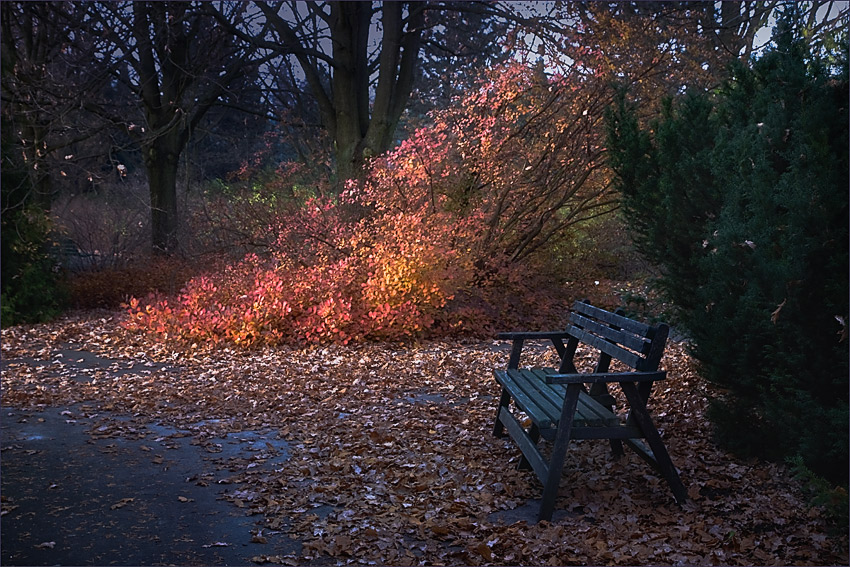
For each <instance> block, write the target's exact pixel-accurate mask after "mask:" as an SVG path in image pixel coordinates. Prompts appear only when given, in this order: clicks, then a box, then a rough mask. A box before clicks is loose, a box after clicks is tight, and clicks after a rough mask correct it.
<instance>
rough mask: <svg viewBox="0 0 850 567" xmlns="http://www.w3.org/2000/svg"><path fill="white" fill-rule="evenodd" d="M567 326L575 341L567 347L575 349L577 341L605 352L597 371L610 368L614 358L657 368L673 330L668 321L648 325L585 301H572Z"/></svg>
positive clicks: (645, 368)
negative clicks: (667, 323) (571, 309)
mask: <svg viewBox="0 0 850 567" xmlns="http://www.w3.org/2000/svg"><path fill="white" fill-rule="evenodd" d="M566 330H567V332H568V333H569V334H570V335H571V336H572V337H573V338H574V339H573V340H571V341H569V342H570V343H572V344H568V349H570V350H573V349H575V347H576V343H577V342H581V343H584V344H586V345H590V346H592V347H594V348H596V349H599V351H600V352H601V353H602V358H601V359H600V361H599V365H598V367H597V370H596V371H597V372H607V370H608V368H607V367H608V363H609V362H610V360H611V359H616V360H619V361H621V362H623V363H625V364H626V365H628V366H629V367H631V368H634V369H635V370H638V371H641V372H654V371H655V370H658V365H659V364H660V363H661V357H662V355H663V354H664V347H665V346H666V344H667V336H668V334H669V333H670V327H669V326H668V325H666V324H665V323H659V324H658V325H655V326H650V325H646V324H644V323H641V322H639V321H635V320H633V319H629V318H628V317H624V316H623V315H621V314H620V313H612V312H610V311H605V310H604V309H600V308H598V307H594V306H593V305H591V304H589V303H587V302H583V301H576V302H575V304H574V305H573V311H572V313H570V323H569V325H568V326H567V329H566ZM574 352H575V351H574V350H573V353H574ZM573 353H570V355H572V354H573ZM570 358H571V356H570ZM600 367H604V368H600ZM563 370H564V369H562V371H563Z"/></svg>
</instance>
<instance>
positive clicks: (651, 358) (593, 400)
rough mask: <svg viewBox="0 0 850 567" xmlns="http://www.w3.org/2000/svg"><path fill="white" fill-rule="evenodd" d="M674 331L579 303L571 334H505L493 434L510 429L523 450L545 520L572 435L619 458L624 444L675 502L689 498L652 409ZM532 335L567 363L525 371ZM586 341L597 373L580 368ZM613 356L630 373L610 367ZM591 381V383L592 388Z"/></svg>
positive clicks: (524, 464) (568, 331)
mask: <svg viewBox="0 0 850 567" xmlns="http://www.w3.org/2000/svg"><path fill="white" fill-rule="evenodd" d="M668 333H669V327H668V326H667V325H665V324H663V323H662V324H659V325H655V326H649V325H645V324H643V323H640V322H638V321H634V320H632V319H629V318H627V317H624V316H623V315H622V314H621V313H620V312H617V313H611V312H609V311H605V310H603V309H599V308H598V307H594V306H592V305H590V304H589V303H587V302H576V303H575V304H574V305H573V311H572V313H571V314H570V322H569V325H568V326H567V328H566V329H565V330H564V331H555V332H522V333H500V334H499V335H498V337H499V338H500V339H507V340H511V341H513V344H512V348H511V355H510V359H509V360H508V367H507V369H505V370H499V369H497V370H494V371H493V372H494V374H495V376H496V380H497V381H498V382H499V384H501V385H502V396H501V399H500V401H499V407H498V411H497V414H496V424H495V428H494V434H495V435H496V436H497V437H503V436H504V434H505V431H507V433H508V434H509V435H510V436H511V438H512V439H513V440H514V441H515V442H516V444H517V445H518V446H519V448H520V450H521V451H522V455H523V457H522V460H521V461H520V467H522V468H529V467H530V468H531V469H533V470H534V472H535V473H536V474H537V477H538V478H539V479H540V481H541V482H542V483H543V487H544V488H543V499H542V502H541V505H540V513H539V516H538V521H540V520H551V519H552V513H553V511H554V509H555V499H556V497H557V495H558V484H559V482H560V479H561V473H562V471H563V466H564V457H565V455H566V452H567V446H568V445H569V442H570V440H571V439H609V440H610V444H611V449H612V451H613V453H614V455H615V456H620V455H622V454H623V445H622V444H623V443H624V442H625V443H626V444H627V445H629V447H630V448H631V449H633V450H634V451H635V452H636V453H637V454H638V455H640V457H641V458H643V459H644V460H645V461H647V462H648V463H649V464H650V465H651V466H652V467H653V468H654V469H656V470H657V471H658V472H659V473H660V474H661V475H662V476H663V477H664V478H665V479H666V480H667V482H668V484H669V485H670V488H671V489H672V491H673V495H674V497H675V499H676V501H677V502H678V503H679V504H682V503H684V501H685V500H686V498H687V492H686V491H685V487H684V486H683V485H682V481H681V480H680V479H679V474H678V473H677V472H676V468H675V467H674V466H673V463H672V461H671V460H670V456H669V455H668V453H667V449H666V448H665V446H664V443H663V442H662V440H661V436H660V435H659V433H658V430H657V429H656V427H655V424H654V423H653V421H652V418H651V417H650V415H649V411H648V410H647V407H646V404H647V401H648V400H649V396H650V393H651V390H652V385H653V383H655V382H656V381H658V380H663V379H664V378H665V377H666V372H664V371H659V370H658V365H659V363H660V362H661V357H662V355H663V354H664V347H665V345H666V343H667V335H668ZM529 340H549V341H551V342H552V344H554V345H555V348H556V350H557V351H558V355H559V356H560V358H561V363H560V367H559V368H520V366H519V363H520V356H521V353H522V348H523V344H524V343H525V341H529ZM565 341H566V343H565ZM579 343H582V344H584V345H587V346H590V347H593V349H595V350H596V351H598V352H599V359H598V361H597V362H596V368H595V370H594V371H593V372H592V373H590V372H585V373H579V372H578V370H577V369H576V367H575V363H574V361H573V358H574V356H575V353H576V349H577V348H578V345H579ZM612 360H618V361H620V362H621V363H623V364H624V365H625V366H627V367H628V370H625V371H618V372H616V371H610V370H609V368H610V364H611V361H612ZM612 383H616V384H618V385H619V387H620V388H621V389H622V391H623V393H624V394H625V397H626V400H627V401H628V405H629V413H628V417H627V418H626V419H625V422H624V423H623V422H621V420H620V418H619V417H617V415H616V414H615V413H614V412H613V405H614V402H615V399H614V397H613V396H611V395H610V394H609V392H608V384H612ZM585 384H589V385H590V390H589V391H588V390H587V388H586V386H585ZM511 402H513V403H511ZM518 412H522V413H524V414H525V415H526V416H528V419H523V418H522V416H518V415H517V413H518ZM524 423H525V426H524V425H523V424H524ZM541 437H542V438H543V439H545V440H547V441H550V442H551V443H552V447H551V452H550V456H549V458H548V460H547V459H546V458H545V457H544V456H543V453H541V451H540V447H539V446H538V442H539V441H540V439H541ZM640 439H645V440H646V444H644V443H643V442H642V441H640ZM647 444H648V446H647Z"/></svg>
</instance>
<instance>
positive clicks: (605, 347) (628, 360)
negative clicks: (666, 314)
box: [567, 325, 645, 370]
mask: <svg viewBox="0 0 850 567" xmlns="http://www.w3.org/2000/svg"><path fill="white" fill-rule="evenodd" d="M567 331H568V332H569V333H570V334H571V335H573V336H574V337H575V338H577V339H578V340H579V341H581V342H583V343H584V344H586V345H590V346H592V347H594V348H597V349H599V350H600V351H601V352H604V353H605V354H608V355H610V356H611V357H612V358H616V359H617V360H619V361H621V362H624V363H625V364H627V365H628V366H631V367H632V368H634V369H635V370H645V368H644V359H643V358H641V357H640V356H638V355H637V354H635V353H633V352H631V351H628V350H626V349H624V348H623V347H621V346H617V345H615V344H614V343H610V342H608V341H606V340H605V339H603V338H600V337H598V336H596V335H594V334H593V333H590V332H588V331H585V330H584V329H579V328H578V327H576V326H575V325H570V326H569V327H568V328H567Z"/></svg>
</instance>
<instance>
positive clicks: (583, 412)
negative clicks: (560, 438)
mask: <svg viewBox="0 0 850 567" xmlns="http://www.w3.org/2000/svg"><path fill="white" fill-rule="evenodd" d="M556 373H557V370H555V369H554V368H542V369H539V370H535V374H537V377H538V378H539V379H540V381H541V382H544V383H546V385H547V386H548V390H549V391H550V392H551V393H552V395H554V396H556V397H557V398H558V399H559V400H561V401H560V402H559V403H561V404H563V401H564V398H565V397H566V395H567V387H566V386H565V385H563V384H549V383H548V382H547V380H546V378H547V376H549V375H552V374H556ZM618 425H620V419H619V418H618V417H617V416H616V415H614V414H613V413H612V412H611V411H609V410H608V408H606V407H605V406H603V405H602V404H600V403H599V402H597V401H596V400H594V399H593V398H591V397H590V396H589V395H588V394H587V393H585V392H581V393H580V394H579V396H578V405H577V406H576V415H575V417H574V418H573V427H615V426H618Z"/></svg>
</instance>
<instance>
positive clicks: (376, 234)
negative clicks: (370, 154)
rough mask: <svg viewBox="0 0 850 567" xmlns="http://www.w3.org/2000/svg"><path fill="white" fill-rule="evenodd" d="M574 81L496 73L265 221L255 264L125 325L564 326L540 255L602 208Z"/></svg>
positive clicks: (346, 332) (597, 162) (606, 205)
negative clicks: (345, 180)
mask: <svg viewBox="0 0 850 567" xmlns="http://www.w3.org/2000/svg"><path fill="white" fill-rule="evenodd" d="M583 80H584V79H583V78H582V77H581V76H575V77H554V78H551V79H545V78H541V77H540V76H539V74H538V73H536V72H535V71H534V70H533V69H531V68H529V67H527V66H524V65H521V64H518V63H512V64H509V65H506V66H505V67H503V68H500V69H497V70H495V71H494V72H493V73H492V74H491V75H490V76H488V77H486V78H485V80H484V81H483V82H482V84H481V87H480V89H479V90H477V91H474V92H471V93H470V94H469V95H468V96H467V97H466V98H465V100H462V101H459V104H458V106H457V107H456V108H450V109H447V110H443V111H439V112H435V113H433V114H432V116H431V118H432V125H431V126H429V127H426V128H421V129H419V130H417V131H416V132H414V133H413V134H412V135H411V136H410V137H409V138H408V139H407V140H405V141H404V142H402V143H401V144H400V145H399V146H398V147H397V148H396V149H395V150H393V151H390V152H388V153H386V154H384V155H382V156H379V157H377V158H375V159H374V160H373V161H372V163H371V165H370V167H369V169H368V170H367V171H366V173H365V175H364V178H363V179H362V180H361V181H360V182H356V183H355V182H350V183H349V185H348V187H347V189H346V191H344V192H343V193H342V194H340V195H338V196H320V197H314V198H310V199H306V200H304V201H303V202H298V203H296V204H295V205H294V206H293V203H292V201H290V202H289V203H288V205H287V206H285V207H280V209H279V210H277V212H276V214H275V215H276V216H275V219H274V221H273V222H268V223H266V225H267V226H268V229H267V230H268V231H271V232H269V233H267V234H266V235H265V236H264V239H265V240H266V241H269V242H273V244H272V245H271V246H270V248H271V250H270V252H269V253H268V254H267V255H265V256H263V257H260V256H257V255H249V256H246V257H245V258H244V259H243V260H242V261H240V262H237V263H235V264H234V265H232V266H229V267H227V268H226V269H224V270H219V271H217V272H214V273H209V274H207V275H205V276H203V277H199V278H195V279H194V280H192V281H190V282H189V283H188V284H187V285H186V287H185V288H184V289H183V291H182V292H181V294H179V295H178V296H176V297H172V298H162V297H156V298H153V297H152V298H149V299H148V300H146V301H139V300H133V301H132V302H131V303H130V304H129V306H128V307H129V310H130V313H131V323H130V325H131V326H132V327H134V328H137V329H142V330H146V331H150V332H154V333H156V334H158V335H160V336H162V337H167V338H169V339H175V340H185V341H190V342H197V341H210V342H213V343H220V342H226V343H230V344H238V345H244V346H259V345H274V344H280V343H297V344H303V343H325V342H342V343H347V342H350V341H361V340H400V339H409V338H415V337H429V336H430V337H433V336H448V335H458V334H472V335H479V336H481V335H490V334H492V332H493V331H494V330H496V329H499V328H502V329H504V328H515V327H521V326H528V325H532V324H535V323H537V321H535V318H536V319H539V320H541V321H542V320H545V321H546V324H553V323H554V322H555V321H556V320H557V318H556V317H553V314H555V313H560V312H563V311H564V309H563V305H564V298H562V297H560V296H559V295H558V293H557V292H553V289H557V288H558V286H557V284H558V281H557V280H558V277H559V275H558V273H557V268H558V264H557V262H555V261H554V259H553V257H552V254H551V252H550V251H551V250H552V245H553V243H556V242H557V241H558V239H561V238H565V235H567V234H568V231H569V228H570V227H571V226H572V225H573V224H575V223H578V222H581V221H582V220H586V219H589V218H593V217H594V216H597V215H599V214H603V213H605V212H606V211H608V210H610V209H611V208H612V200H611V197H610V195H609V194H608V187H609V183H608V181H609V180H608V178H607V174H606V173H605V170H604V168H603V167H602V165H601V163H602V162H601V158H600V156H601V148H600V144H601V142H600V139H601V138H600V136H602V134H603V133H602V131H601V110H602V108H603V105H602V102H600V101H599V100H597V98H598V96H599V95H600V92H598V89H597V90H596V91H594V90H593V89H590V88H588V89H581V88H578V87H579V86H581V85H582V81H583ZM597 114H598V115H599V116H597ZM597 125H598V126H599V128H598V129H597V128H596V126H597ZM597 130H598V131H597ZM278 171H280V172H281V173H280V175H281V176H282V177H284V178H283V179H279V180H278V181H277V185H279V186H285V185H286V179H285V175H286V173H285V172H286V171H287V168H283V167H281V168H278ZM316 194H320V192H316Z"/></svg>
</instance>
